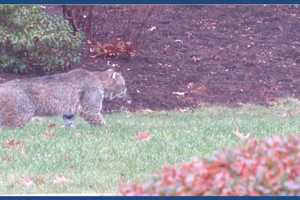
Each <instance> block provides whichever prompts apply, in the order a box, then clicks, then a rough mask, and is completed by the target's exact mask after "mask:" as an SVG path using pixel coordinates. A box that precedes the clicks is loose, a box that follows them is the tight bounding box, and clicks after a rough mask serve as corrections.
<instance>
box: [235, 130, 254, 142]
mask: <svg viewBox="0 0 300 200" xmlns="http://www.w3.org/2000/svg"><path fill="white" fill-rule="evenodd" d="M233 134H234V135H235V136H237V137H238V138H239V139H240V140H242V141H245V140H247V139H249V137H250V134H249V133H248V134H247V135H244V134H243V133H241V131H240V128H236V129H235V130H234V131H233Z"/></svg>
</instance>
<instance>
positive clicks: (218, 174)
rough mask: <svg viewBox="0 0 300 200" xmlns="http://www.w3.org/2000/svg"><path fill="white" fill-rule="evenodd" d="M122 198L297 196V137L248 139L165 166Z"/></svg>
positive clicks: (299, 177) (127, 189)
mask: <svg viewBox="0 0 300 200" xmlns="http://www.w3.org/2000/svg"><path fill="white" fill-rule="evenodd" d="M120 192H121V194H123V195H172V196H173V195H300V136H296V135H295V136H288V137H283V136H275V137H272V138H269V139H265V140H261V141H257V140H250V141H248V142H247V143H246V144H245V145H243V147H242V148H240V149H237V150H227V151H220V152H218V153H217V154H216V155H215V156H214V158H212V159H209V160H208V159H200V160H194V161H192V162H189V163H183V164H181V165H179V166H166V167H164V168H163V170H162V171H161V172H160V173H159V174H158V175H156V176H153V177H152V179H151V180H149V181H147V182H145V183H143V184H129V185H125V186H121V188H120Z"/></svg>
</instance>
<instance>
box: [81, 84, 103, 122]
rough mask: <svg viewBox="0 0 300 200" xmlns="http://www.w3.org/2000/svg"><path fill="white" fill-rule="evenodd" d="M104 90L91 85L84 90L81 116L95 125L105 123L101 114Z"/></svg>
mask: <svg viewBox="0 0 300 200" xmlns="http://www.w3.org/2000/svg"><path fill="white" fill-rule="evenodd" d="M103 97H104V91H103V89H102V88H95V87H90V88H87V89H85V90H84V92H83V95H82V96H81V106H82V110H81V112H80V116H81V117H82V118H83V119H84V120H85V121H87V122H88V123H89V124H91V125H94V126H99V125H104V124H105V120H104V117H103V116H102V114H101V110H102V102H103Z"/></svg>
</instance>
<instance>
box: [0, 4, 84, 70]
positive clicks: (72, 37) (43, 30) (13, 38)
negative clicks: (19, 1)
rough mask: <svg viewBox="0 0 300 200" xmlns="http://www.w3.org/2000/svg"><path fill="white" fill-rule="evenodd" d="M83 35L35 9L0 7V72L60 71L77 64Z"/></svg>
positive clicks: (12, 6)
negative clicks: (74, 32)
mask: <svg viewBox="0 0 300 200" xmlns="http://www.w3.org/2000/svg"><path fill="white" fill-rule="evenodd" d="M82 39H83V35H82V34H81V33H76V34H73V31H72V29H71V28H70V26H69V24H68V22H67V21H65V20H64V19H63V18H62V17H59V16H54V15H53V16H52V15H48V14H47V13H46V12H44V11H43V10H42V9H41V8H40V7H39V6H16V5H2V6H0V47H1V48H0V53H1V54H0V70H2V71H13V72H26V71H31V70H33V69H35V68H37V69H40V70H41V71H54V70H63V69H65V68H68V67H69V66H70V65H72V64H74V63H78V62H79V59H80V58H79V57H80V53H79V47H80V45H81V41H82Z"/></svg>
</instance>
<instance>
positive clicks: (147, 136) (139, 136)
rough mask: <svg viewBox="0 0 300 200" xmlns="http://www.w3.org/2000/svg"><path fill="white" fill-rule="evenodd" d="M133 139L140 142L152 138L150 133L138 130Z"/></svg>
mask: <svg viewBox="0 0 300 200" xmlns="http://www.w3.org/2000/svg"><path fill="white" fill-rule="evenodd" d="M135 139H136V140H138V141H141V142H146V141H149V140H151V139H152V135H151V134H150V133H148V132H139V133H137V134H136V135H135Z"/></svg>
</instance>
